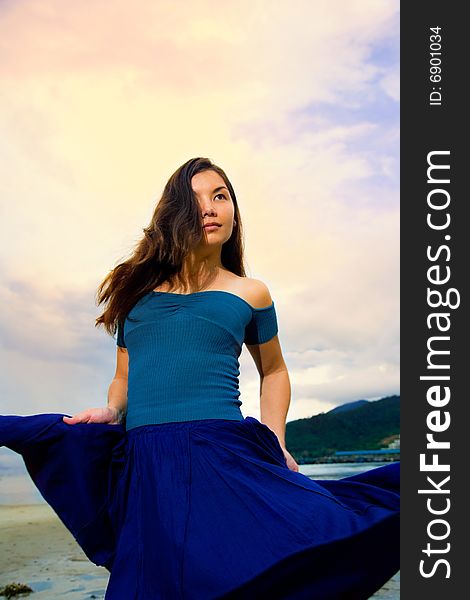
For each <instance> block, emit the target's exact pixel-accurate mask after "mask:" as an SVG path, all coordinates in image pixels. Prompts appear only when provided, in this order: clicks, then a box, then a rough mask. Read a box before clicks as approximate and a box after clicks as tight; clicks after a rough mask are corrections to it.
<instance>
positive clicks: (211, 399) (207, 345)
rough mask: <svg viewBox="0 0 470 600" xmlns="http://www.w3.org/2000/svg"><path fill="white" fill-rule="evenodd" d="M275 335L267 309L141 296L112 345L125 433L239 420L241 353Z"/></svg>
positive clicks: (239, 301)
mask: <svg viewBox="0 0 470 600" xmlns="http://www.w3.org/2000/svg"><path fill="white" fill-rule="evenodd" d="M277 333H278V324H277V318H276V310H275V306H274V302H272V304H271V305H270V306H266V307H262V308H255V307H253V306H251V305H250V304H249V303H248V302H247V301H246V300H244V299H243V298H241V297H240V296H237V295H236V294H233V293H231V292H226V291H223V290H206V291H202V292H193V293H192V294H179V293H173V292H155V291H152V292H149V293H148V294H145V295H144V296H143V297H142V298H141V299H140V300H139V301H138V302H137V303H136V304H135V305H134V306H133V308H132V309H131V310H130V311H129V313H128V315H127V316H126V318H125V320H124V321H123V322H120V323H119V324H118V329H117V345H118V346H121V347H123V348H127V352H128V359H129V374H128V389H127V415H126V421H125V426H126V430H129V429H133V428H134V427H139V426H141V425H151V424H158V423H169V422H175V421H192V420H196V419H231V420H242V419H243V418H244V417H243V415H242V413H241V410H240V406H241V404H242V402H241V401H240V399H239V396H240V392H239V380H238V377H239V374H240V371H239V367H240V364H239V361H238V358H239V356H240V354H241V351H242V345H243V343H245V344H248V345H252V344H263V343H265V342H267V341H269V340H270V339H272V338H273V337H274V336H275V335H276V334H277Z"/></svg>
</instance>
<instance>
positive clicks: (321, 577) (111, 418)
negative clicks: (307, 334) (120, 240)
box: [0, 158, 399, 600]
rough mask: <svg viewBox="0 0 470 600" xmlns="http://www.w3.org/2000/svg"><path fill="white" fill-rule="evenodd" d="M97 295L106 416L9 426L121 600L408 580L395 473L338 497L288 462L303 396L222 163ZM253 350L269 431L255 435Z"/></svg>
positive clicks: (157, 223) (304, 592)
mask: <svg viewBox="0 0 470 600" xmlns="http://www.w3.org/2000/svg"><path fill="white" fill-rule="evenodd" d="M144 233H145V235H144V237H143V239H142V240H141V241H140V242H139V244H138V245H137V248H136V249H135V252H134V253H133V255H132V256H131V258H130V259H129V260H127V261H125V262H123V263H121V264H119V265H118V266H117V267H116V268H114V269H113V270H112V271H111V273H110V274H109V275H108V276H107V277H106V278H105V280H104V281H103V283H102V284H101V285H100V287H99V294H98V300H99V304H101V303H103V302H105V303H106V310H105V311H104V312H103V314H102V315H101V316H100V317H99V318H98V319H97V324H103V325H104V327H105V329H106V330H107V331H108V332H109V333H112V334H114V333H116V331H117V346H118V347H117V365H116V373H115V376H114V379H113V381H112V382H111V385H110V387H109V393H108V402H107V406H105V407H94V408H88V409H86V410H83V411H81V412H78V413H77V414H75V415H74V416H68V415H62V414H39V415H31V416H16V415H5V416H2V417H0V444H1V445H5V446H8V447H10V448H11V449H13V450H15V451H16V452H18V453H20V454H21V455H22V456H23V458H24V461H25V463H26V466H27V468H28V471H29V473H30V475H31V477H32V479H33V481H34V483H35V484H36V485H37V487H38V489H39V490H40V491H41V493H42V495H43V497H44V498H45V500H46V501H47V502H48V503H49V504H50V505H51V506H52V508H53V509H54V510H55V511H56V513H57V514H58V516H59V517H60V518H61V520H62V521H63V522H64V524H65V525H66V526H67V527H68V529H69V530H70V531H71V532H72V533H73V535H74V537H75V539H76V540H77V542H78V543H79V544H80V546H81V547H82V548H83V550H84V552H85V553H86V555H87V556H88V557H89V559H90V560H91V561H92V562H94V563H95V564H97V565H102V566H104V567H106V568H107V569H108V570H109V571H110V578H109V583H108V587H107V589H106V595H105V598H106V600H121V599H122V600H176V599H183V600H210V599H214V600H215V599H219V598H220V599H221V598H224V599H227V600H229V599H240V600H242V599H243V600H244V599H253V600H254V599H258V598H269V599H279V600H280V599H285V600H287V599H289V600H301V599H302V600H303V599H311V598H315V599H317V600H323V599H325V600H328V599H331V600H333V599H340V598H344V599H348V600H354V599H362V598H368V597H370V595H371V594H373V593H374V592H375V591H376V590H377V589H379V588H380V587H381V586H382V585H383V583H384V582H385V581H387V580H388V579H389V578H390V577H391V576H392V575H394V574H395V573H396V572H397V571H398V568H399V521H398V519H399V474H398V463H393V464H389V465H387V466H384V467H379V468H376V469H373V470H371V471H368V472H366V473H362V474H360V475H357V476H354V477H349V478H344V479H341V480H338V481H329V480H328V481H314V480H312V479H310V478H308V477H307V476H305V475H303V474H301V473H300V472H299V469H298V466H297V463H296V462H295V460H294V459H293V457H292V456H291V455H290V454H289V452H288V450H287V448H286V444H285V419H286V415H287V411H288V408H289V403H290V382H289V376H288V372H287V368H286V365H285V362H284V359H283V356H282V351H281V346H280V343H279V339H278V335H277V334H278V323H277V316H276V310H275V304H274V301H273V299H272V297H271V294H270V292H269V290H268V288H267V286H266V285H265V284H264V283H263V282H262V281H259V280H257V279H251V278H248V277H246V275H245V271H244V267H243V241H242V223H241V217H240V212H239V208H238V204H237V200H236V196H235V192H234V189H233V187H232V185H231V183H230V181H229V180H228V178H227V176H226V174H225V173H224V171H223V170H222V169H221V168H220V167H218V166H216V165H214V164H213V163H212V162H211V161H210V160H209V159H207V158H195V159H192V160H189V161H188V162H186V163H185V164H184V165H182V166H181V167H180V168H179V169H178V170H177V171H176V172H175V173H174V174H173V175H172V176H171V177H170V179H169V181H168V183H167V185H166V187H165V189H164V192H163V195H162V198H161V200H160V202H159V203H158V205H157V207H156V209H155V212H154V214H153V217H152V220H151V223H150V225H149V226H148V227H147V228H145V229H144ZM243 343H244V344H245V345H246V347H247V348H248V351H249V352H250V354H251V356H252V357H253V360H254V363H255V365H256V367H257V370H258V372H259V374H260V404H261V417H260V418H261V420H260V421H258V420H257V419H255V418H254V417H251V416H247V417H243V415H242V413H241V411H240V405H241V401H240V400H239V390H238V375H239V370H238V369H239V362H238V358H239V356H240V353H241V350H242V346H243Z"/></svg>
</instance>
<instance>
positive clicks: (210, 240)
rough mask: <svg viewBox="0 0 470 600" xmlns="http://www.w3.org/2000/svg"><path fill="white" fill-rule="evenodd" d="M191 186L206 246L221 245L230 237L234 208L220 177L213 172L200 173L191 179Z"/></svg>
mask: <svg viewBox="0 0 470 600" xmlns="http://www.w3.org/2000/svg"><path fill="white" fill-rule="evenodd" d="M191 186H192V188H193V191H194V193H195V194H196V198H197V200H198V203H199V210H200V215H201V224H202V225H203V226H204V225H206V224H207V223H217V226H215V227H204V231H205V240H206V244H216V245H222V244H223V243H224V242H226V241H227V240H228V239H229V238H230V236H231V235H232V230H233V219H234V214H235V207H234V204H233V200H232V198H231V196H230V192H229V191H228V189H227V186H226V185H225V182H224V180H223V179H222V177H221V176H220V175H219V174H218V173H216V172H215V171H210V170H209V171H202V172H201V173H197V174H196V175H194V176H193V178H192V179H191Z"/></svg>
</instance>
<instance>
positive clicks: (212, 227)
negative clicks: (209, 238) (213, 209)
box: [204, 225, 219, 231]
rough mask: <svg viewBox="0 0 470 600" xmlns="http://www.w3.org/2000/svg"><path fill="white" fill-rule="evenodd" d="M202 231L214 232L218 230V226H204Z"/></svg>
mask: <svg viewBox="0 0 470 600" xmlns="http://www.w3.org/2000/svg"><path fill="white" fill-rule="evenodd" d="M204 229H205V230H206V231H214V230H215V229H219V225H204Z"/></svg>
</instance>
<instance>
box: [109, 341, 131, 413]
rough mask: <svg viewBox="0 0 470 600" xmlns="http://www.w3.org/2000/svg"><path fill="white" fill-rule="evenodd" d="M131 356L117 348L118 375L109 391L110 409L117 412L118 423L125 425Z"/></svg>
mask: <svg viewBox="0 0 470 600" xmlns="http://www.w3.org/2000/svg"><path fill="white" fill-rule="evenodd" d="M128 375H129V356H128V353H127V350H126V349H125V348H120V347H118V348H117V355H116V373H115V374H114V378H113V380H112V381H111V384H110V386H109V389H108V408H111V409H113V410H114V411H115V414H116V421H118V422H119V423H123V422H124V419H125V416H126V413H127V381H128Z"/></svg>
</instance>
